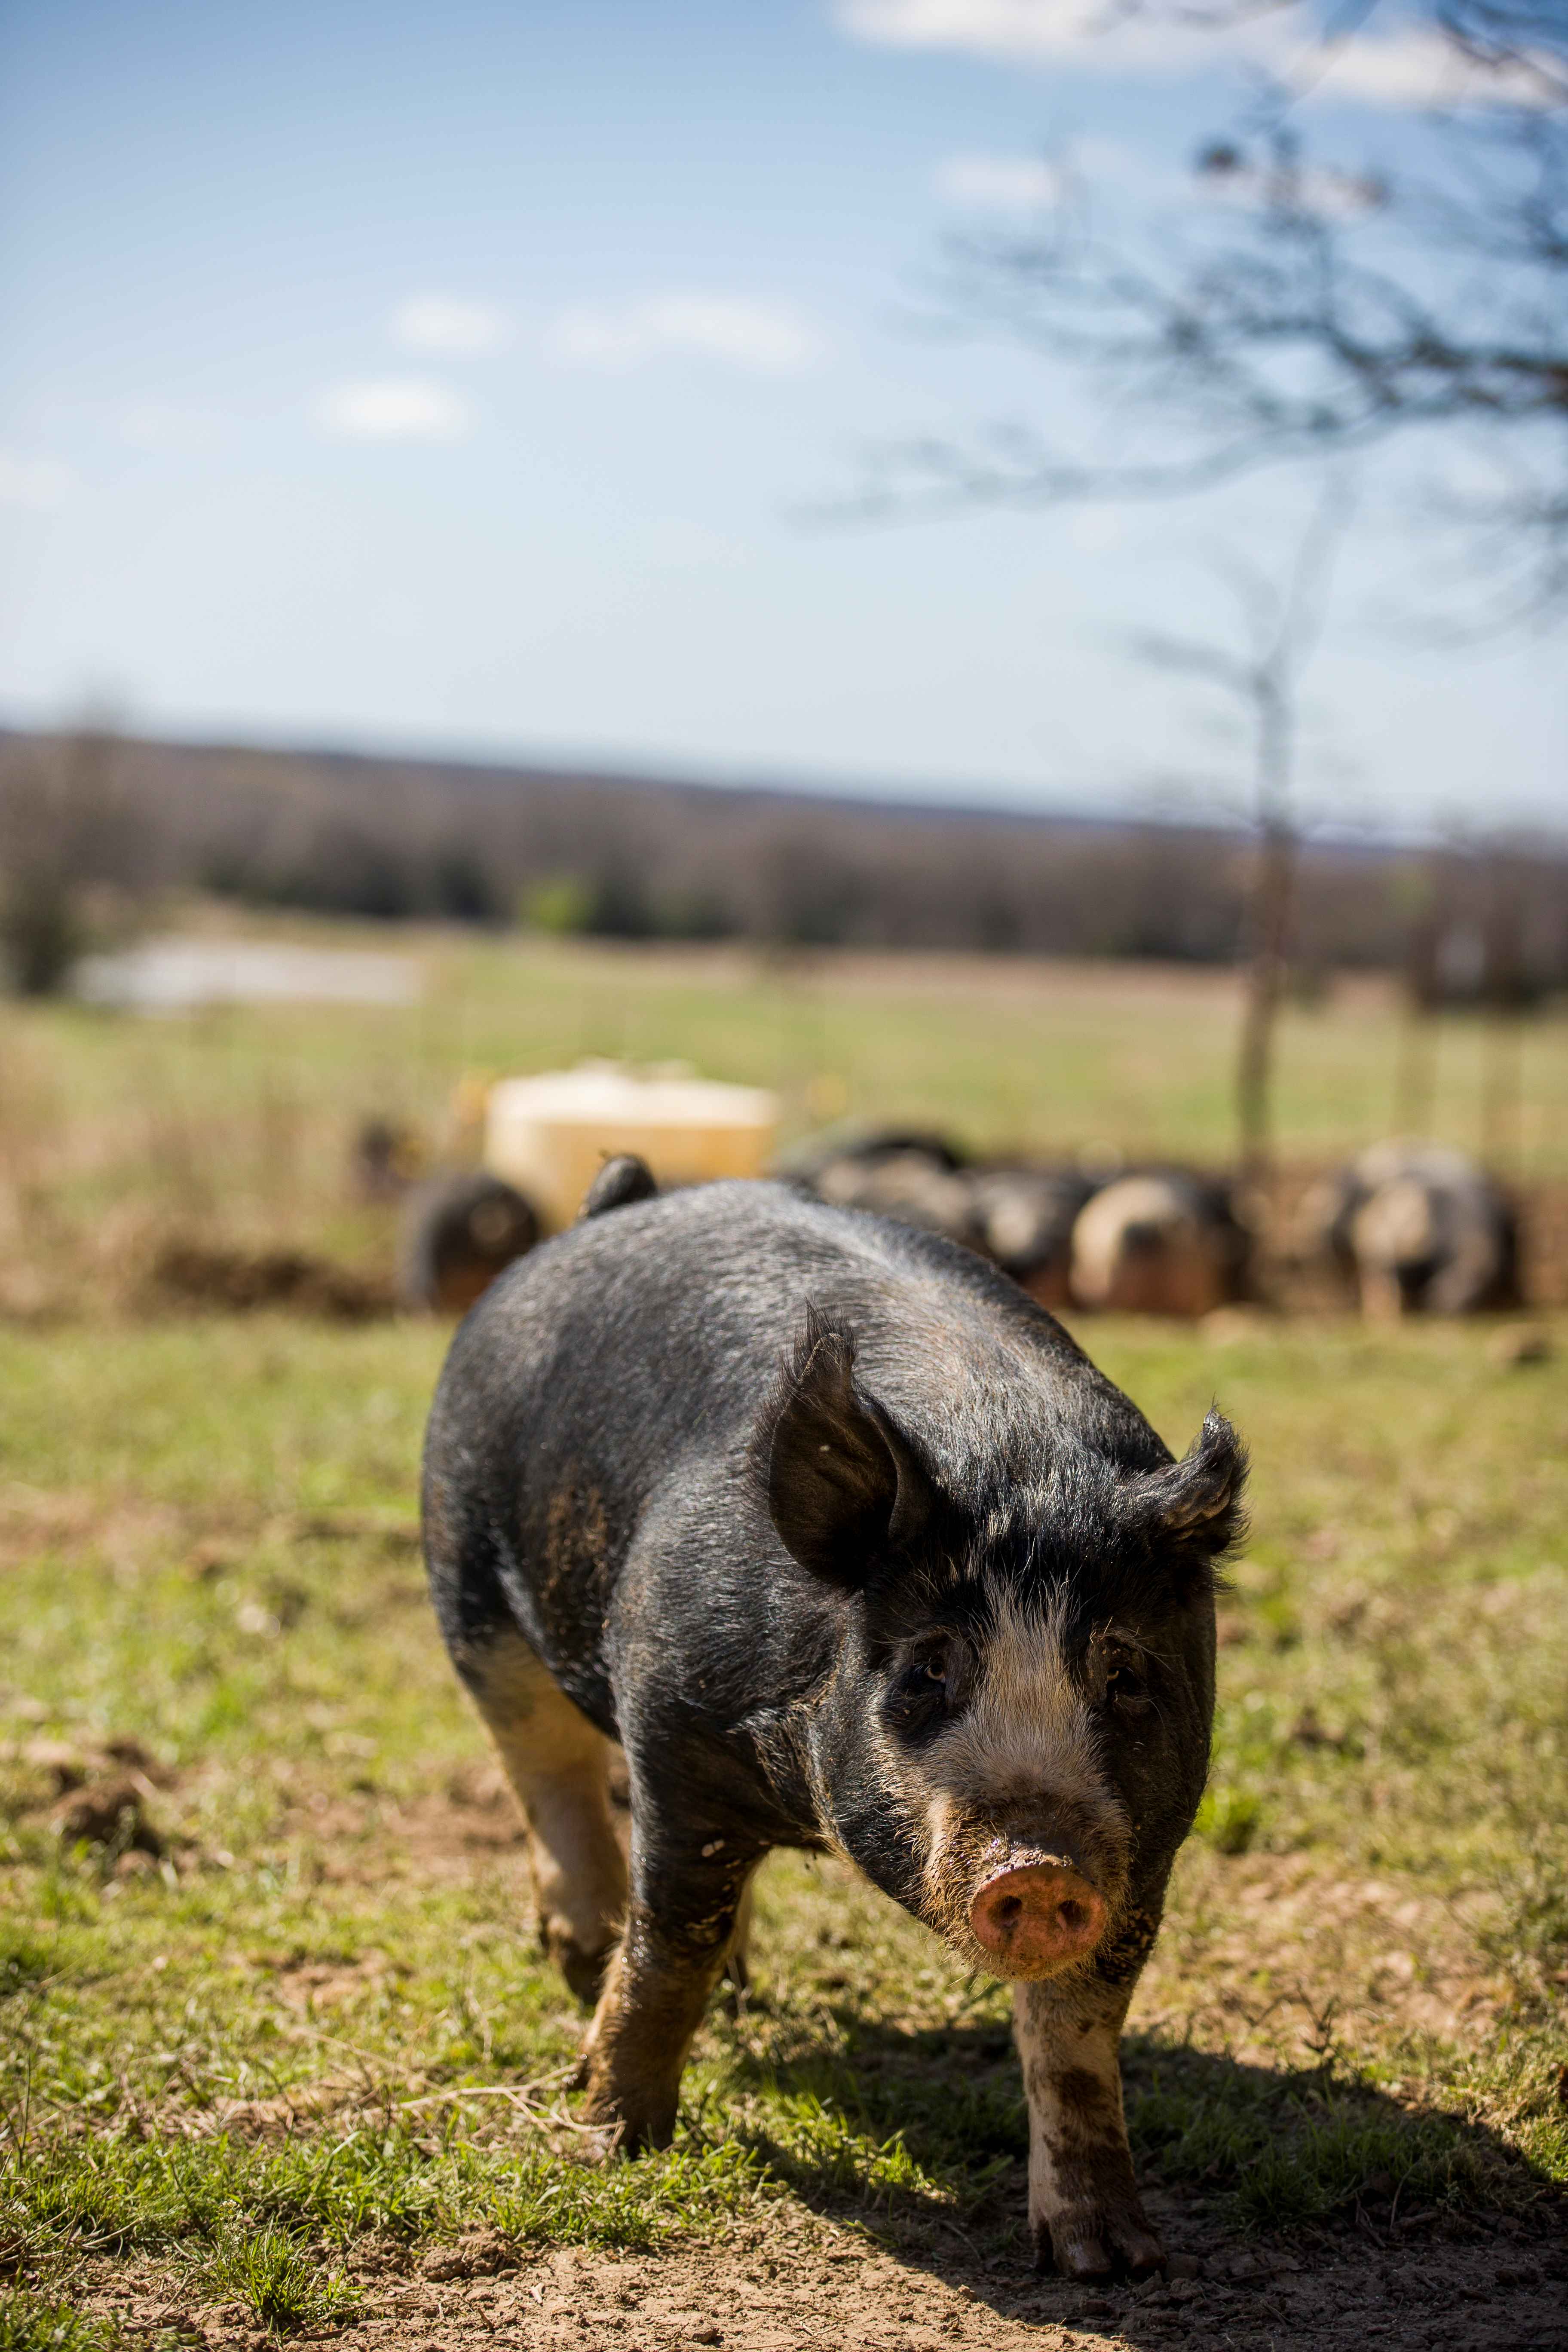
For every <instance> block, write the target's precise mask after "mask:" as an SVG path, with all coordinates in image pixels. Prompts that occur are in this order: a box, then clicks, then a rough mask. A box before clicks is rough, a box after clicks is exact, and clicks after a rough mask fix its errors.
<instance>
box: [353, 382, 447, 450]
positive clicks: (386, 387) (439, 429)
mask: <svg viewBox="0 0 1568 2352" xmlns="http://www.w3.org/2000/svg"><path fill="white" fill-rule="evenodd" d="M316 419H317V422H318V424H319V425H321V429H322V431H323V432H326V433H330V434H331V436H333V438H334V439H335V440H340V441H461V440H464V439H466V437H467V436H468V433H469V431H470V430H471V428H472V425H473V417H472V415H471V413H470V411H469V408H468V403H467V401H465V400H461V399H459V398H458V394H456V393H455V392H451V391H448V389H447V386H446V385H445V384H443V383H429V382H427V381H426V380H425V379H423V378H419V377H416V376H384V377H382V378H381V379H379V380H378V381H376V382H374V383H339V384H334V385H333V386H332V387H331V390H330V391H328V392H324V393H323V394H321V399H320V400H319V401H318V402H317V404H316Z"/></svg>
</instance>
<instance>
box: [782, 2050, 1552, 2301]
mask: <svg viewBox="0 0 1568 2352" xmlns="http://www.w3.org/2000/svg"><path fill="white" fill-rule="evenodd" d="M837 2022H838V2024H839V2026H840V2028H841V2030H842V2032H843V2036H844V2048H843V2053H842V2054H841V2055H840V2054H837V2053H824V2052H822V2051H821V2050H820V2049H816V2050H813V2051H808V2052H802V2053H799V2054H798V2055H795V2056H791V2057H787V2058H783V2059H781V2058H779V2057H777V2056H776V2055H775V2056H773V2057H772V2058H768V2057H747V2058H742V2060H741V2061H740V2071H741V2074H742V2079H745V2077H746V2076H747V2075H748V2074H749V2075H750V2076H751V2077H752V2079H753V2080H754V2081H756V2083H757V2084H758V2085H759V2087H761V2086H762V2084H763V2083H765V2084H767V2085H768V2087H769V2088H770V2089H771V2090H773V2092H774V2093H775V2094H783V2095H784V2098H785V2099H786V2100H788V2101H790V2102H791V2103H792V2105H793V2108H794V2113H795V2116H797V2117H798V2118H799V2122H800V2127H799V2129H798V2131H791V2130H790V2129H789V2128H788V2127H787V2126H782V2127H781V2126H769V2125H768V2124H766V2123H764V2124H763V2125H762V2126H760V2127H754V2128H753V2129H752V2131H750V2132H749V2133H748V2134H747V2135H746V2137H747V2138H748V2140H749V2142H750V2144H751V2145H752V2146H753V2147H755V2148H756V2149H757V2151H758V2153H759V2154H760V2155H763V2156H764V2157H765V2158H767V2161H768V2163H769V2164H770V2165H771V2167H772V2168H773V2171H774V2172H775V2173H776V2174H777V2175H778V2176H779V2177H780V2178H782V2179H784V2180H787V2181H788V2183H789V2184H790V2186H791V2188H792V2189H794V2190H795V2193H796V2194H797V2195H798V2196H799V2197H800V2198H801V2200H803V2202H805V2204H807V2205H809V2206H811V2207H813V2208H814V2209H815V2210H818V2211H821V2212H823V2213H825V2214H831V2215H833V2216H834V2217H836V2218H837V2219H840V2220H847V2219H850V2218H856V2219H858V2220H859V2221H863V2222H865V2223H867V2224H868V2225H869V2226H870V2227H871V2228H872V2229H873V2231H876V2232H877V2233H878V2234H879V2235H881V2236H884V2237H886V2238H887V2239H888V2240H889V2242H890V2246H891V2249H892V2250H894V2251H896V2252H897V2253H898V2254H899V2256H900V2259H902V2260H903V2261H905V2262H907V2263H910V2264H911V2265H913V2266H914V2267H917V2268H920V2269H925V2270H929V2271H931V2272H933V2273H935V2274H937V2275H938V2276H941V2277H943V2278H946V2279H948V2280H950V2281H951V2282H952V2283H955V2284H956V2283H960V2282H962V2283H963V2284H965V2285H966V2286H967V2287H968V2288H969V2290H970V2291H971V2292H972V2293H978V2294H981V2296H982V2297H983V2299H984V2300H985V2301H986V2302H988V2303H990V2304H991V2305H993V2307H994V2309H995V2310H996V2311H997V2312H998V2313H1000V2314H1003V2315H1015V2316H1019V2317H1024V2316H1029V2317H1033V2318H1034V2319H1036V2320H1038V2319H1039V2318H1040V2317H1041V2316H1042V2315H1045V2316H1067V2315H1070V2314H1071V2312H1072V2310H1073V2309H1074V2308H1075V2307H1076V2306H1077V2305H1079V2304H1080V2303H1081V2300H1082V2291H1081V2290H1079V2289H1078V2288H1075V2287H1071V2286H1069V2285H1068V2284H1067V2283H1066V2282H1064V2281H1050V2280H1047V2281H1042V2282H1039V2283H1036V2282H1035V2281H1034V2280H1033V2279H1032V2277H1031V2276H1030V2273H1029V2250H1028V2244H1027V2239H1026V2231H1025V2202H1026V2196H1025V2191H1026V2159H1027V2147H1028V2142H1027V2127H1026V2111H1025V2106H1024V2097H1023V2086H1022V2083H1021V2080H1020V2077H1019V2071H1018V2063H1017V2060H1016V2056H1015V2055H1014V2053H1013V2050H1012V2044H1011V2040H1010V2037H1009V2035H1008V2032H1007V2031H1006V2029H1005V2026H1002V2025H1000V2024H997V2023H994V2022H992V2021H976V2022H974V2023H973V2024H969V2025H961V2026H958V2027H954V2028H946V2029H926V2030H922V2031H910V2030H902V2029H900V2028H898V2027H894V2026H889V2025H884V2024H880V2023H879V2022H877V2021H872V2020H868V2019H867V2018H866V2017H864V2016H863V2015H862V2014H861V2013H859V2012H858V2011H849V2010H845V2011H840V2012H839V2013H838V2016H837ZM1123 2074H1124V2079H1125V2083H1126V2092H1127V2112H1128V2126H1129V2131H1130V2135H1131V2140H1132V2147H1133V2154H1134V2158H1135V2161H1136V2164H1137V2168H1138V2174H1139V2179H1140V2181H1141V2184H1142V2187H1143V2189H1144V2192H1145V2195H1146V2198H1147V2200H1148V2203H1149V2206H1150V2210H1151V2215H1152V2219H1153V2220H1154V2221H1155V2223H1156V2226H1157V2227H1158V2228H1159V2229H1160V2230H1161V2231H1162V2234H1163V2236H1164V2238H1165V2241H1166V2243H1167V2244H1168V2245H1169V2246H1170V2248H1171V2250H1172V2251H1173V2252H1186V2253H1193V2254H1197V2255H1206V2254H1211V2253H1212V2252H1213V2250H1214V2247H1215V2243H1216V2242H1222V2241H1223V2242H1228V2243H1229V2244H1230V2246H1231V2247H1232V2249H1233V2250H1234V2249H1235V2248H1236V2245H1237V2240H1238V2238H1240V2237H1245V2236H1248V2235H1250V2234H1252V2233H1253V2232H1256V2231H1267V2232H1269V2233H1270V2234H1274V2233H1281V2232H1283V2233H1289V2232H1291V2231H1297V2230H1300V2229H1302V2228H1303V2227H1306V2226H1308V2225H1311V2226H1312V2227H1313V2228H1314V2229H1315V2230H1316V2231H1320V2232H1321V2231H1325V2230H1326V2231H1331V2232H1334V2231H1338V2232H1345V2231H1351V2230H1353V2231H1355V2232H1356V2234H1357V2237H1358V2239H1359V2241H1360V2242H1361V2243H1362V2245H1363V2248H1365V2250H1366V2251H1368V2252H1370V2251H1371V2244H1369V2241H1371V2242H1374V2243H1376V2244H1378V2245H1381V2246H1384V2247H1387V2246H1389V2245H1392V2244H1394V2243H1405V2242H1409V2241H1408V2240H1407V2239H1406V2237H1405V2231H1406V2229H1407V2227H1408V2225H1411V2224H1414V2225H1415V2229H1416V2230H1417V2231H1419V2230H1420V2229H1421V2228H1422V2227H1423V2221H1422V2216H1423V2214H1424V2213H1426V2214H1428V2215H1433V2216H1434V2218H1435V2209H1436V2206H1437V2205H1438V2204H1439V2203H1442V2204H1447V2203H1451V2202H1458V2203H1460V2204H1465V2203H1469V2204H1474V2205H1485V2204H1487V2203H1490V2202H1493V2201H1495V2200H1494V2198H1492V2197H1489V2195H1488V2194H1487V2183H1488V2181H1490V2182H1491V2183H1492V2184H1493V2185H1494V2188H1495V2185H1496V2184H1497V2183H1498V2182H1499V2180H1500V2178H1501V2177H1504V2176H1506V2175H1508V2174H1511V2175H1512V2178H1513V2179H1514V2181H1515V2182H1516V2184H1517V2185H1518V2186H1519V2187H1520V2188H1521V2189H1523V2190H1525V2191H1526V2193H1528V2191H1529V2188H1530V2185H1531V2181H1532V2180H1534V2181H1539V2182H1542V2184H1543V2183H1544V2179H1545V2176H1544V2175H1543V2174H1541V2173H1539V2172H1537V2171H1536V2170H1535V2168H1533V2167H1531V2166H1530V2165H1529V2164H1527V2163H1526V2161H1525V2160H1524V2159H1523V2158H1521V2157H1520V2155H1519V2154H1518V2152H1517V2151H1516V2150H1513V2149H1511V2148H1510V2147H1507V2146H1506V2144H1505V2143H1504V2142H1503V2141H1502V2140H1501V2139H1500V2137H1499V2136H1498V2135H1497V2134H1496V2133H1494V2132H1491V2131H1489V2129H1488V2128H1487V2127H1486V2126H1484V2125H1480V2124H1473V2123H1468V2122H1464V2121H1461V2120H1460V2119H1459V2118H1458V2117H1455V2116H1447V2115H1442V2114H1439V2113H1437V2112H1436V2111H1435V2110H1429V2109H1428V2110H1421V2109H1416V2110H1414V2111H1413V2110H1412V2109H1410V2108H1409V2107H1407V2106H1405V2105H1401V2104H1400V2103H1399V2102H1397V2101H1395V2100H1394V2099H1392V2098H1389V2097H1387V2096H1385V2095H1383V2094H1382V2093H1380V2092H1378V2091H1375V2090H1371V2089H1367V2088H1364V2087H1363V2085H1361V2084H1353V2083H1349V2082H1346V2081H1344V2080H1343V2079H1342V2078H1339V2077H1336V2075H1335V2074H1333V2072H1332V2071H1331V2070H1330V2069H1328V2068H1323V2067H1315V2068H1314V2067H1308V2068H1284V2067H1280V2068H1270V2067H1267V2066H1260V2065H1251V2064H1246V2063H1241V2062H1239V2061H1237V2060H1236V2059H1232V2058H1226V2057H1221V2056H1216V2055H1213V2054H1210V2053H1206V2052H1204V2051H1199V2050H1194V2049H1192V2048H1190V2047H1188V2046H1186V2045H1184V2044H1182V2043H1173V2042H1163V2041H1160V2040H1158V2039H1156V2038H1154V2037H1152V2036H1147V2035H1138V2034H1130V2035H1129V2036H1128V2037H1127V2040H1126V2042H1125V2043H1124V2044H1123ZM1395 2225H1397V2227H1396V2226H1395ZM1042 2296H1043V2297H1045V2298H1046V2300H1047V2304H1049V2305H1051V2306H1052V2308H1051V2309H1050V2310H1049V2311H1048V2312H1047V2313H1045V2314H1042V2312H1041V2310H1040V2302H1041V2298H1042ZM1058 2303H1059V2304H1060V2305H1061V2310H1060V2311H1059V2312H1058V2311H1057V2310H1056V2308H1055V2306H1056V2305H1057V2304H1058ZM1125 2317H1126V2315H1125V2313H1122V2314H1121V2315H1120V2316H1119V2322H1118V2324H1119V2325H1121V2326H1125ZM1078 2324H1079V2325H1081V2324H1082V2322H1081V2321H1079V2323H1078Z"/></svg>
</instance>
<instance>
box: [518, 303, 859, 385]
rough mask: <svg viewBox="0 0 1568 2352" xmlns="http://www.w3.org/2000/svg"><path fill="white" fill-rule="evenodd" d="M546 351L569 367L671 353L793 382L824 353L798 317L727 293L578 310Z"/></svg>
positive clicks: (621, 364)
mask: <svg viewBox="0 0 1568 2352" xmlns="http://www.w3.org/2000/svg"><path fill="white" fill-rule="evenodd" d="M544 347H545V350H546V352H548V354H549V355H550V357H551V358H552V359H554V360H559V361H562V362H564V363H565V364H566V365H568V366H572V367H595V368H607V369H621V368H630V367H637V366H638V365H639V364H640V363H641V362H643V361H645V360H652V359H659V358H662V357H664V356H666V355H667V354H668V353H671V352H675V353H683V354H686V355H688V356H695V357H697V358H700V359H707V360H718V361H719V362H721V363H722V364H723V365H725V366H728V367H737V368H744V369H746V370H748V371H749V372H750V373H752V374H756V375H796V374H798V373H800V372H801V370H802V369H804V368H808V367H810V366H811V365H812V364H813V362H815V361H816V360H817V359H818V358H819V357H820V356H821V352H822V341H821V338H820V337H819V336H818V334H817V333H816V330H815V329H814V328H812V327H811V326H809V325H808V324H807V322H806V321H805V320H804V319H802V318H800V317H799V316H798V315H797V314H796V313H795V311H793V310H787V309H785V308H784V307H783V306H782V305H780V304H776V303H772V302H756V301H751V300H748V299H746V298H744V297H743V296H737V295H726V294H652V295H648V296H646V297H645V298H644V299H642V300H640V301H636V302H626V303H619V304H616V303H594V302H584V303H579V304H577V305H576V306H574V308H573V309H572V310H563V312H562V314H561V316H560V317H559V318H558V319H557V320H555V321H554V323H553V325H552V327H551V328H550V329H549V330H548V331H547V333H546V335H545V339H544Z"/></svg>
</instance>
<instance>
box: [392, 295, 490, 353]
mask: <svg viewBox="0 0 1568 2352" xmlns="http://www.w3.org/2000/svg"><path fill="white" fill-rule="evenodd" d="M392 339H393V341H394V342H396V343H401V344H402V346H403V348H404V350H405V351H408V352H437V353H439V355H440V356H441V357H442V358H443V359H451V360H482V359H485V358H487V357H488V356H489V353H490V352H499V351H501V350H503V349H504V348H505V346H506V345H507V344H508V343H509V342H510V341H511V322H510V320H509V319H508V317H507V315H506V312H505V311H504V310H498V309H497V308H496V306H495V304H494V303H491V302H465V301H460V300H458V299H457V298H456V297H454V296H452V295H449V294H416V295H414V296H411V298H410V299H409V300H407V301H406V302H402V303H400V304H399V305H398V307H397V309H396V310H395V311H394V312H393V314H392Z"/></svg>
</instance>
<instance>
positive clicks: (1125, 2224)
mask: <svg viewBox="0 0 1568 2352" xmlns="http://www.w3.org/2000/svg"><path fill="white" fill-rule="evenodd" d="M1035 2264H1036V2268H1037V2270H1042V2271H1050V2270H1054V2271H1057V2272H1058V2273H1059V2274H1060V2275H1061V2277H1063V2278H1069V2279H1080V2280H1082V2281H1084V2282H1085V2283H1086V2284H1087V2283H1088V2282H1089V2281H1091V2280H1093V2281H1098V2280H1100V2279H1109V2278H1116V2277H1118V2276H1124V2277H1128V2278H1147V2277H1149V2275H1150V2273H1152V2272H1154V2271H1161V2270H1163V2269H1164V2267H1165V2249H1164V2247H1163V2245H1162V2244H1161V2243H1160V2241H1159V2239H1158V2238H1157V2237H1156V2236H1155V2235H1154V2232H1153V2231H1152V2230H1151V2229H1150V2227H1149V2225H1148V2223H1147V2221H1144V2219H1143V2217H1142V2214H1141V2213H1076V2214H1064V2215H1063V2216H1062V2217H1061V2218H1060V2220H1058V2221H1056V2222H1055V2223H1054V2224H1053V2225H1051V2226H1050V2227H1049V2228H1039V2229H1037V2231H1036V2237H1035Z"/></svg>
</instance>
